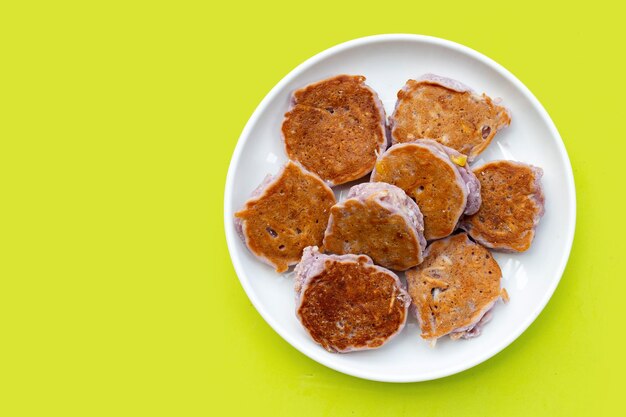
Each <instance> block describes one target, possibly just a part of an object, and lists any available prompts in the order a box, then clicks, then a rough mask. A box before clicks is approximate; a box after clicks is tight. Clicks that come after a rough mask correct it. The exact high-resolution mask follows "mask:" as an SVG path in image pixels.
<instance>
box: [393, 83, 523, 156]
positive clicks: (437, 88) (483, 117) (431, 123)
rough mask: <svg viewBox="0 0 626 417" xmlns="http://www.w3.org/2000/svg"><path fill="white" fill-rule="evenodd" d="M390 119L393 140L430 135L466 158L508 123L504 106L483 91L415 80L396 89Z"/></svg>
mask: <svg viewBox="0 0 626 417" xmlns="http://www.w3.org/2000/svg"><path fill="white" fill-rule="evenodd" d="M392 118H393V122H392V123H393V127H392V130H391V135H392V140H393V143H404V142H412V141H414V140H417V139H423V138H432V139H435V140H437V141H438V142H440V143H441V144H443V145H446V146H449V147H451V148H453V149H456V150H457V151H459V152H461V153H463V154H465V155H467V156H468V158H469V160H470V161H471V160H473V159H474V158H475V157H476V156H477V155H478V154H480V153H481V152H482V151H484V150H485V148H486V147H487V146H488V145H489V143H491V140H492V139H493V138H494V136H495V135H496V133H497V131H498V130H500V129H502V128H503V127H505V126H508V125H509V124H510V123H511V118H510V116H509V114H508V112H507V111H506V109H505V108H504V107H501V106H498V105H496V104H494V103H493V101H492V100H491V98H489V97H488V96H487V95H485V94H483V95H482V96H477V95H476V94H474V93H472V92H470V91H463V92H459V91H456V90H452V89H450V88H447V87H445V86H442V85H440V84H437V83H433V82H429V81H415V80H409V81H408V82H407V84H406V85H405V87H404V88H403V89H402V90H400V91H399V92H398V103H397V105H396V110H395V112H394V114H393V116H392Z"/></svg>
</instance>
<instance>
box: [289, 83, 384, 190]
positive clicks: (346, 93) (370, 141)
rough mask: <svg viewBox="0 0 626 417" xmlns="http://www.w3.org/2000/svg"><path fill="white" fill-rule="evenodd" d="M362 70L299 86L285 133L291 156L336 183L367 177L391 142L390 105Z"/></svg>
mask: <svg viewBox="0 0 626 417" xmlns="http://www.w3.org/2000/svg"><path fill="white" fill-rule="evenodd" d="M364 81H365V77H363V76H360V75H339V76H337V77H333V78H329V79H326V80H323V81H319V82H317V83H314V84H310V85H308V86H306V87H304V88H302V89H300V90H297V91H296V92H295V93H294V95H293V98H292V103H293V104H292V107H291V108H290V109H289V111H288V112H287V113H286V114H285V120H284V121H283V125H282V135H283V138H284V141H285V150H286V152H287V155H288V156H289V158H290V159H292V160H294V161H298V162H300V163H301V164H302V165H303V166H304V167H305V168H306V169H308V170H309V171H312V172H314V173H316V174H317V175H319V176H320V177H321V178H322V179H323V180H324V181H326V182H327V183H328V184H330V185H338V184H343V183H345V182H348V181H352V180H356V179H358V178H361V177H362V176H364V175H365V174H367V173H368V172H370V171H371V170H372V168H374V164H375V163H376V157H377V155H378V154H380V153H382V152H383V151H384V150H385V148H386V147H387V139H386V137H385V111H384V109H383V106H382V104H381V102H380V100H379V99H378V96H377V95H376V93H375V92H374V91H373V90H372V89H371V88H369V87H368V86H367V85H365V83H364Z"/></svg>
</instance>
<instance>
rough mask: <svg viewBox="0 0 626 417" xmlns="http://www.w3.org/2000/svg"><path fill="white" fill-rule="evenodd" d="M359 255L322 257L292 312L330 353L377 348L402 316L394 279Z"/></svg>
mask: <svg viewBox="0 0 626 417" xmlns="http://www.w3.org/2000/svg"><path fill="white" fill-rule="evenodd" d="M360 259H361V260H363V262H358V263H346V262H333V261H326V263H325V268H324V270H323V272H322V273H320V274H319V275H318V276H317V277H315V278H313V280H312V281H311V282H310V283H309V284H308V286H307V287H306V289H305V290H304V293H303V295H302V297H303V298H302V303H301V305H300V307H299V308H298V311H297V314H298V315H299V316H300V320H301V322H302V324H303V325H304V327H305V328H306V329H307V330H308V332H309V333H310V334H311V337H313V339H314V340H315V341H316V342H317V343H319V344H321V345H322V346H323V347H324V349H326V350H329V351H331V352H335V351H339V352H341V351H349V350H357V349H363V348H376V347H379V346H381V345H382V344H383V343H385V341H386V340H387V339H388V338H389V337H390V336H392V335H393V334H395V333H396V332H397V331H398V329H399V328H400V327H401V326H402V325H403V324H404V322H405V320H406V305H405V302H404V301H403V299H402V297H399V294H400V293H399V291H398V287H397V282H396V281H395V280H394V279H393V278H392V277H391V276H389V274H386V273H383V272H381V271H380V270H377V269H375V268H374V267H373V266H371V265H365V260H366V259H367V258H365V257H360Z"/></svg>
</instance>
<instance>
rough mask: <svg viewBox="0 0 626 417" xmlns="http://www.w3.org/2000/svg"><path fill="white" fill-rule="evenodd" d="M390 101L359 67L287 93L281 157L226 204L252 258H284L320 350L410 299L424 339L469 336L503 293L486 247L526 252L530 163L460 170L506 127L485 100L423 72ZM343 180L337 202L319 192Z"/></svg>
mask: <svg viewBox="0 0 626 417" xmlns="http://www.w3.org/2000/svg"><path fill="white" fill-rule="evenodd" d="M397 97H398V100H397V102H396V106H395V110H394V111H393V114H392V115H391V116H390V117H389V119H388V120H387V117H386V115H385V110H384V108H383V105H382V103H381V101H380V99H379V98H378V95H377V94H376V92H375V91H374V90H372V89H371V88H370V87H369V86H367V85H366V84H365V77H363V76H360V75H339V76H336V77H332V78H328V79H325V80H322V81H318V82H316V83H313V84H310V85H308V86H305V87H304V88H302V89H299V90H297V91H295V92H294V93H293V96H292V100H291V107H290V108H289V109H288V111H287V113H286V114H285V119H284V121H283V124H282V128H281V133H282V138H283V142H284V146H285V152H286V155H287V157H288V159H289V160H288V162H287V163H286V164H285V165H284V166H283V168H282V169H281V170H280V172H279V173H278V174H276V175H275V176H268V177H267V178H266V179H265V180H264V181H263V182H262V183H261V185H259V187H258V188H257V190H256V191H255V192H254V193H253V195H252V197H251V198H250V200H248V201H247V202H246V203H245V205H244V207H243V208H242V209H241V210H240V211H238V212H237V213H235V226H236V228H237V231H238V232H239V234H240V236H241V238H242V240H243V242H244V243H245V244H246V246H247V247H248V249H249V250H250V252H251V253H252V254H253V255H255V256H256V257H257V258H259V259H260V260H261V261H263V262H265V263H267V264H269V265H270V266H272V267H274V268H275V270H276V271H277V272H285V271H287V270H288V269H289V267H290V266H292V265H296V264H297V266H296V267H295V282H296V283H295V288H296V316H297V317H298V319H299V320H300V322H301V323H302V325H303V328H304V329H305V330H306V332H307V333H308V334H309V335H310V336H311V337H312V339H313V340H314V341H315V342H317V343H318V344H320V345H321V346H322V347H323V348H324V349H326V350H328V351H330V352H350V351H355V350H363V349H373V348H378V347H380V346H382V345H383V344H385V343H387V342H388V341H389V340H391V339H392V338H393V337H394V336H395V335H397V334H398V333H399V332H400V331H401V330H402V329H403V328H404V326H405V323H406V321H407V316H408V311H409V307H410V306H411V305H413V309H412V311H414V312H415V316H416V318H417V320H418V322H419V325H420V328H421V337H422V338H424V339H426V340H428V341H430V342H431V344H432V345H434V342H435V341H436V340H437V339H438V338H441V337H443V336H450V338H451V339H455V340H456V339H459V338H465V339H468V338H472V337H476V336H478V335H479V334H480V332H481V330H482V326H483V325H484V324H485V323H487V322H488V321H489V320H490V319H491V317H492V315H493V310H494V306H495V304H496V302H497V301H498V300H501V299H502V300H504V301H507V300H508V295H507V293H506V290H505V289H503V288H501V279H502V272H501V270H500V267H499V266H498V264H497V262H496V261H495V259H494V258H493V256H492V254H491V253H490V250H494V251H506V252H522V251H526V250H528V249H529V247H530V245H531V243H532V241H533V238H534V236H535V229H536V227H537V225H538V223H539V219H540V218H541V216H542V215H543V212H544V195H543V191H542V186H541V177H542V174H543V173H542V170H541V169H540V168H537V167H533V166H531V165H528V164H524V163H521V162H514V161H492V162H489V163H487V164H485V165H482V166H479V167H471V166H470V163H471V162H472V161H474V160H475V158H476V157H477V156H478V155H479V154H480V153H481V152H483V151H484V150H485V149H486V148H487V146H488V145H489V144H490V143H491V141H492V140H493V138H494V137H495V135H496V134H497V133H498V131H500V130H501V129H502V128H504V127H506V126H508V125H509V124H510V122H511V117H510V115H509V112H508V111H507V110H506V109H505V108H504V107H502V106H500V105H499V104H498V102H497V100H492V99H491V98H490V97H488V96H487V95H485V94H482V95H479V94H477V93H475V92H474V91H472V90H471V89H470V88H469V87H467V86H465V85H463V84H461V83H460V82H458V81H455V80H451V79H448V78H444V77H440V76H436V75H432V74H427V75H424V76H422V77H420V78H417V79H411V80H409V81H407V83H406V84H405V86H404V87H403V88H402V89H401V90H400V91H399V92H398V94H397ZM388 145H391V146H390V147H389V148H388ZM368 175H369V181H367V180H365V181H363V178H367V176H368ZM357 180H361V182H360V183H358V184H356V185H353V186H352V187H351V188H350V190H349V192H348V193H347V195H346V197H345V199H343V201H339V202H337V201H336V197H335V193H333V189H332V188H331V187H336V186H338V185H341V184H346V183H348V182H352V181H357ZM394 271H395V272H394ZM398 274H400V276H399V275H398ZM402 275H404V276H405V278H406V285H405V284H404V283H403V281H402V279H401V277H402Z"/></svg>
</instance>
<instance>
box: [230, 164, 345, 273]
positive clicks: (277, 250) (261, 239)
mask: <svg viewBox="0 0 626 417" xmlns="http://www.w3.org/2000/svg"><path fill="white" fill-rule="evenodd" d="M333 204H335V195H334V194H333V192H332V190H331V189H330V188H329V187H328V186H327V185H326V184H324V182H323V181H322V180H321V179H320V178H319V177H318V176H317V175H315V174H313V173H311V172H309V171H307V170H305V169H304V168H302V167H301V166H300V165H299V164H297V163H294V162H292V161H289V162H287V164H285V166H284V167H283V168H282V169H281V171H280V172H279V173H278V174H276V176H274V177H273V178H272V177H269V178H266V180H265V181H264V182H263V183H262V184H261V185H260V186H259V188H257V190H256V191H255V192H254V193H253V194H252V198H251V199H250V200H248V201H247V202H246V204H245V205H244V207H243V209H241V210H240V211H238V212H237V213H235V226H236V228H237V230H238V232H239V235H240V236H241V238H242V240H243V241H244V243H245V244H246V246H247V247H248V249H250V251H251V252H252V253H253V254H254V255H255V256H257V257H258V258H259V259H261V260H262V261H263V262H265V263H267V264H269V265H271V266H273V267H274V268H275V269H276V272H284V271H286V270H287V268H288V267H289V265H295V264H296V263H297V262H298V261H299V260H300V257H301V256H302V251H303V249H304V248H305V247H307V246H311V245H319V244H321V242H322V239H323V237H324V230H325V229H326V225H327V224H328V215H329V213H330V208H331V207H332V206H333Z"/></svg>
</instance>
